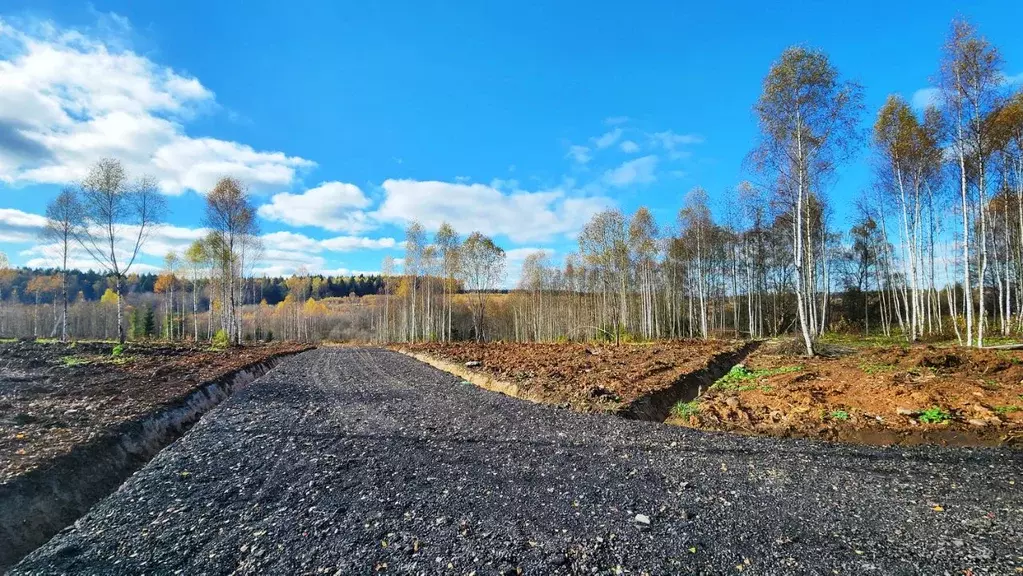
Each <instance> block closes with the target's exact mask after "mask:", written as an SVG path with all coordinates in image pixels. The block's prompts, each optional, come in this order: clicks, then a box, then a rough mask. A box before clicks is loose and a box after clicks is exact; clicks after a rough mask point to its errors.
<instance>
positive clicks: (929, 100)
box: [910, 88, 941, 110]
mask: <svg viewBox="0 0 1023 576" xmlns="http://www.w3.org/2000/svg"><path fill="white" fill-rule="evenodd" d="M910 103H911V104H912V106H913V108H915V109H917V110H926V109H927V108H928V107H930V106H938V105H940V104H941V90H939V89H937V88H921V89H920V90H917V91H916V92H913V98H912V99H910Z"/></svg>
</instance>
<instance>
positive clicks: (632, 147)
mask: <svg viewBox="0 0 1023 576" xmlns="http://www.w3.org/2000/svg"><path fill="white" fill-rule="evenodd" d="M618 147H619V148H621V149H622V152H625V153H626V154H635V153H636V152H639V144H636V143H635V142H633V141H632V140H626V141H625V142H622V143H621V144H620V145H619V146H618Z"/></svg>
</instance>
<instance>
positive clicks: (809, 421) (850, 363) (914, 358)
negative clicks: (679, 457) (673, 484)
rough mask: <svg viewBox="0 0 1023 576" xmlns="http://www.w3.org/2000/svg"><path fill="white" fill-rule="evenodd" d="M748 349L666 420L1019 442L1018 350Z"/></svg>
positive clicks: (880, 438)
mask: <svg viewBox="0 0 1023 576" xmlns="http://www.w3.org/2000/svg"><path fill="white" fill-rule="evenodd" d="M778 350H779V349H778V348H773V349H770V350H764V349H762V350H761V351H758V352H755V353H754V354H752V355H751V356H750V357H749V358H748V359H747V361H746V365H745V370H746V372H745V373H744V374H743V375H740V376H739V377H737V378H735V379H733V380H728V379H727V378H726V379H722V380H721V381H719V382H718V383H717V384H716V385H715V386H713V387H712V388H711V389H710V390H708V391H707V393H706V394H704V395H703V396H702V397H701V398H700V399H698V401H697V402H695V403H694V404H693V405H691V406H684V407H679V410H677V411H676V416H675V417H674V418H673V419H672V422H675V423H678V424H683V425H688V426H695V427H699V428H708V429H716V430H731V431H738V432H746V433H755V434H771V435H780V436H802V437H818V438H826V439H834V440H843V441H852V442H868V443H880V444H895V443H898V444H913V443H939V444H957V445H999V444H1019V443H1021V441H1023V384H1021V380H1023V352H1017V351H991V350H973V349H965V348H958V347H947V348H939V347H934V346H926V345H916V346H884V347H872V348H861V349H859V350H857V351H856V352H855V353H853V354H850V355H847V356H844V357H841V358H812V359H808V358H805V357H801V356H793V355H786V354H779V353H778Z"/></svg>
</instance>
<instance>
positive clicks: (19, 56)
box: [0, 17, 314, 194]
mask: <svg viewBox="0 0 1023 576" xmlns="http://www.w3.org/2000/svg"><path fill="white" fill-rule="evenodd" d="M118 18H119V17H118ZM122 20H123V19H120V20H118V19H115V21H118V22H121V21H122ZM123 25H127V23H126V22H122V27H123ZM129 28H130V26H129ZM214 107H215V102H214V95H213V93H212V92H211V91H210V90H209V89H207V88H206V87H205V86H203V85H202V83H201V82H200V81H199V80H198V79H196V78H194V77H190V76H187V75H184V74H181V73H178V72H176V71H175V70H173V69H171V68H168V67H165V66H161V65H159V64H156V63H154V62H153V61H151V60H149V59H148V58H146V57H144V56H140V55H138V54H136V53H134V52H132V51H130V50H124V49H122V48H121V47H120V46H119V43H118V42H115V41H110V40H98V39H95V38H90V37H89V36H87V35H85V34H83V33H81V32H77V31H73V30H60V29H58V28H57V27H56V26H54V25H53V24H51V23H48V22H44V23H37V24H36V25H31V26H29V25H26V26H23V27H22V28H21V29H18V28H15V27H14V26H12V25H11V24H9V23H7V22H4V21H3V20H2V19H0V181H3V182H6V183H8V184H13V185H18V184H30V183H49V184H61V183H66V182H69V181H72V180H76V179H79V178H81V177H83V176H84V175H85V174H86V172H87V171H88V169H89V167H90V166H91V165H92V163H94V162H95V161H96V160H98V159H99V158H101V157H104V156H113V157H116V158H119V159H121V160H122V161H123V162H124V163H125V166H126V168H127V169H128V170H129V172H131V173H133V174H136V175H140V174H143V173H145V174H150V175H152V176H153V177H155V178H157V180H158V181H159V182H160V186H161V189H162V190H163V191H164V192H166V193H169V194H180V193H182V192H184V191H185V190H197V191H205V190H208V189H209V188H211V187H212V186H213V184H214V183H215V182H216V180H217V178H219V177H220V176H224V175H229V176H235V177H238V178H240V179H241V180H243V181H244V182H245V183H246V184H248V185H249V186H251V187H252V188H253V189H255V190H257V191H259V190H262V189H265V188H270V187H282V186H287V185H290V184H291V183H292V182H293V181H294V179H295V177H296V173H297V172H298V171H300V170H302V169H305V168H309V167H312V166H314V163H313V162H311V161H309V160H305V159H302V158H298V157H292V156H286V155H285V154H283V153H281V152H265V151H257V150H254V149H253V148H251V147H249V146H246V145H244V144H240V143H237V142H230V141H225V140H218V139H214V138H193V137H191V136H188V135H187V134H186V133H185V130H184V123H185V122H187V121H188V120H190V119H191V118H193V117H194V116H195V115H196V114H197V113H199V112H201V111H203V110H207V109H213V108H214Z"/></svg>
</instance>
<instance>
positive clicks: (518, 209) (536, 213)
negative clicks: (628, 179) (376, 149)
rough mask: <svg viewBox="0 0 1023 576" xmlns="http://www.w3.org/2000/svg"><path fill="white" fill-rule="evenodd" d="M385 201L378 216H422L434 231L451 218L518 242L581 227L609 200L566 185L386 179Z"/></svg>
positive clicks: (403, 219) (398, 219)
mask: <svg viewBox="0 0 1023 576" xmlns="http://www.w3.org/2000/svg"><path fill="white" fill-rule="evenodd" d="M383 190H384V194H385V197H384V200H383V202H381V204H380V206H379V207H378V208H377V210H376V211H375V212H373V214H372V215H373V217H374V218H375V219H377V220H379V221H381V222H388V223H393V224H397V225H403V224H406V223H408V222H410V221H412V220H418V221H419V222H421V223H422V224H423V225H424V226H426V228H427V229H431V230H435V229H437V228H438V227H439V226H440V225H441V223H442V222H445V221H446V222H449V223H450V224H451V225H452V226H454V227H455V229H456V230H458V231H460V232H462V233H463V234H468V233H469V232H471V231H473V230H479V231H480V232H483V233H484V234H487V235H490V236H506V237H508V238H509V239H510V240H512V241H513V242H531V241H537V240H546V239H550V238H553V237H555V236H558V235H563V234H571V233H575V232H577V231H578V230H579V229H580V228H582V226H583V225H584V224H585V223H586V221H587V220H589V218H590V217H591V216H592V215H593V214H595V213H596V212H599V211H600V210H601V209H603V208H604V207H606V206H607V205H608V204H609V203H610V200H609V199H607V198H604V197H598V196H570V195H569V194H568V191H566V190H565V189H563V188H554V189H551V190H541V191H536V192H530V191H526V190H521V189H511V190H499V189H497V188H494V187H493V186H488V185H485V184H464V183H458V182H438V181H418V180H386V181H385V182H384V183H383Z"/></svg>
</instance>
